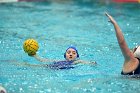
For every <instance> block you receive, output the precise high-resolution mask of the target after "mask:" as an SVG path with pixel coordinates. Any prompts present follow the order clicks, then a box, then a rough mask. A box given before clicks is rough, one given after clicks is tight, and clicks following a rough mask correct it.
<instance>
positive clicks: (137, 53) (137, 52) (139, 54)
mask: <svg viewBox="0 0 140 93" xmlns="http://www.w3.org/2000/svg"><path fill="white" fill-rule="evenodd" d="M133 53H134V56H135V57H137V58H139V59H140V46H136V47H135V48H134V50H133Z"/></svg>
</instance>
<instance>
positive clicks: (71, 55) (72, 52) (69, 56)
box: [64, 46, 79, 61]
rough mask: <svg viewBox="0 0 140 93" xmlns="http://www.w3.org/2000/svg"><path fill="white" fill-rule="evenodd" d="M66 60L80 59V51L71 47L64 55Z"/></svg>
mask: <svg viewBox="0 0 140 93" xmlns="http://www.w3.org/2000/svg"><path fill="white" fill-rule="evenodd" d="M64 58H65V59H66V60H68V61H73V60H76V59H77V58H79V54H78V51H77V49H76V47H74V46H70V47H68V48H67V49H66V52H65V53H64Z"/></svg>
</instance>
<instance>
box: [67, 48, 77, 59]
mask: <svg viewBox="0 0 140 93" xmlns="http://www.w3.org/2000/svg"><path fill="white" fill-rule="evenodd" d="M70 48H72V49H74V50H75V51H76V53H77V58H79V54H78V51H77V49H76V47H74V46H70V47H68V48H67V49H66V52H67V50H68V49H70ZM66 52H65V53H64V58H65V59H66Z"/></svg>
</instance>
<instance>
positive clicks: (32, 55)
mask: <svg viewBox="0 0 140 93" xmlns="http://www.w3.org/2000/svg"><path fill="white" fill-rule="evenodd" d="M35 55H36V53H34V54H28V56H30V57H34V56H35Z"/></svg>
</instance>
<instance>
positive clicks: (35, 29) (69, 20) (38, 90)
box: [0, 0, 140, 93]
mask: <svg viewBox="0 0 140 93" xmlns="http://www.w3.org/2000/svg"><path fill="white" fill-rule="evenodd" d="M105 11H108V12H109V13H110V14H111V15H112V16H113V17H114V18H115V19H116V20H117V21H118V23H119V25H120V27H121V28H122V31H123V33H124V36H125V39H126V41H127V43H128V45H129V47H130V48H133V47H134V46H135V45H138V44H140V41H139V40H138V39H139V37H140V34H139V31H140V22H139V19H140V16H139V14H140V4H135V3H133V4H115V3H101V2H95V1H90V0H88V1H86V0H82V1H81V0H76V1H75V0H68V1H65V0H62V1H59V2H58V1H57V2H56V1H55V0H53V1H48V2H18V3H2V4H0V19H1V20H0V45H1V47H0V62H1V64H0V85H3V86H4V87H5V88H6V89H7V91H8V93H85V92H86V93H139V92H140V88H139V86H140V81H139V79H132V78H125V77H122V76H121V75H120V72H121V68H122V65H123V57H122V54H121V51H120V48H119V46H118V43H117V40H116V37H115V33H114V28H113V26H112V25H111V24H110V23H108V22H107V21H108V19H107V17H106V16H104V12H105ZM28 38H34V39H36V40H37V41H38V43H39V45H40V48H39V51H38V53H39V55H40V56H43V57H47V58H52V59H62V60H63V54H64V52H65V49H66V48H67V47H68V46H69V45H75V46H76V47H77V48H78V50H79V54H80V58H81V59H82V60H88V61H96V62H97V63H98V65H97V66H89V65H76V66H75V68H74V69H70V70H52V69H48V68H39V67H28V66H21V65H15V64H16V63H19V64H20V63H21V64H22V63H23V62H28V63H30V64H43V63H41V62H38V61H37V60H35V59H34V58H32V57H29V56H27V55H26V54H25V53H24V51H23V49H22V44H23V42H24V41H25V40H26V39H28Z"/></svg>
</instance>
